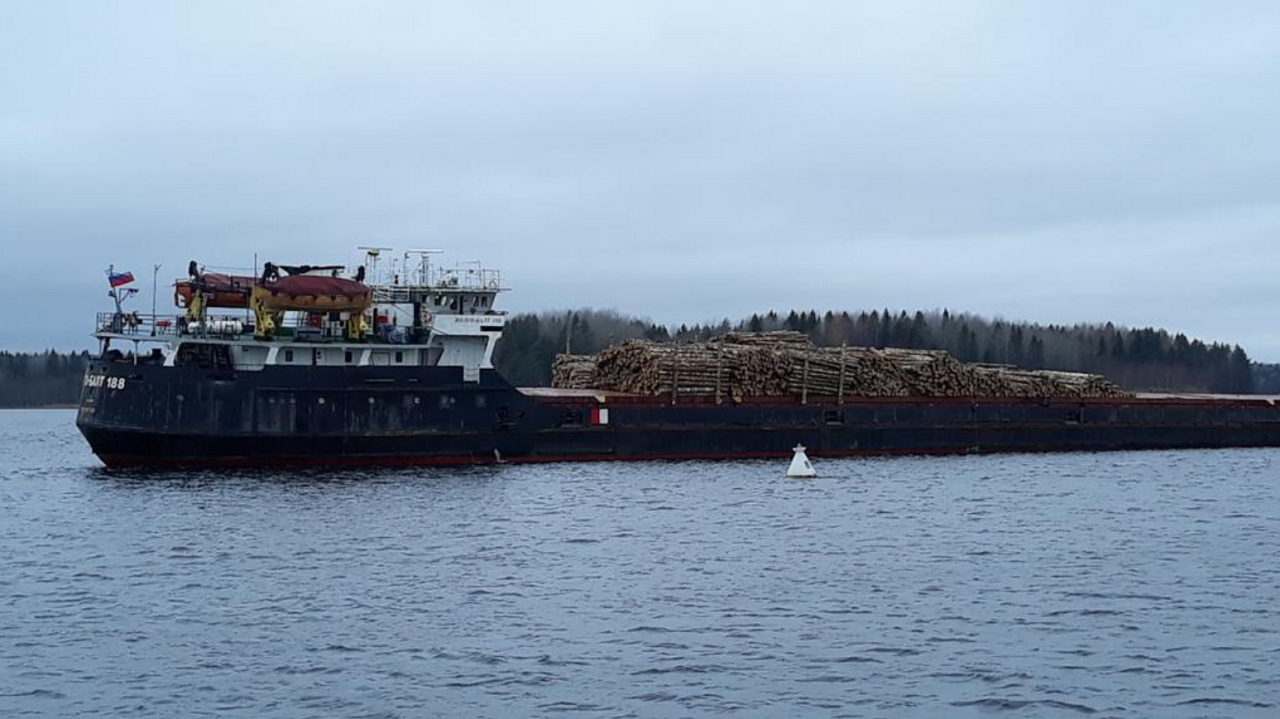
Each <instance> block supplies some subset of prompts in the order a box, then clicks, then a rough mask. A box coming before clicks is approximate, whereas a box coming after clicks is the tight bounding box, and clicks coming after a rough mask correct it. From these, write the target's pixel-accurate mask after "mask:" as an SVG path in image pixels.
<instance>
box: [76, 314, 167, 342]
mask: <svg viewBox="0 0 1280 719" xmlns="http://www.w3.org/2000/svg"><path fill="white" fill-rule="evenodd" d="M179 324H180V323H179V322H178V319H177V318H176V317H173V316H172V315H153V314H143V313H141V312H99V313H98V319H97V333H98V334H109V335H121V336H124V337H132V338H136V339H148V338H152V337H157V338H165V337H176V336H178V335H179V334H181V328H180V326H179Z"/></svg>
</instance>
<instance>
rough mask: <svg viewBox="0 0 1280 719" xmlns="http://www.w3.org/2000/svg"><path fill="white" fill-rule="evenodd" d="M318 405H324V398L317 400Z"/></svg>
mask: <svg viewBox="0 0 1280 719" xmlns="http://www.w3.org/2000/svg"><path fill="white" fill-rule="evenodd" d="M316 404H324V397H321V398H320V399H317V400H316Z"/></svg>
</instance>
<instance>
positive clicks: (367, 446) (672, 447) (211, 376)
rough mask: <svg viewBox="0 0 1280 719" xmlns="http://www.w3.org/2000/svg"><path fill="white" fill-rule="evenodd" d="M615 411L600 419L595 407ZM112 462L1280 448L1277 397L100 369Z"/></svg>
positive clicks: (88, 395) (97, 382)
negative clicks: (846, 390)
mask: <svg viewBox="0 0 1280 719" xmlns="http://www.w3.org/2000/svg"><path fill="white" fill-rule="evenodd" d="M601 409H605V410H607V412H605V413H602V412H601V411H600V410H601ZM77 424H78V426H79V428H80V430H81V431H82V432H83V433H84V436H85V438H86V439H87V440H88V441H89V444H90V446H91V447H92V448H93V451H94V453H95V454H97V455H98V457H99V458H100V459H101V460H102V461H103V462H104V463H105V464H107V465H108V466H250V465H299V466H304V465H313V466H352V465H419V464H421V465H431V464H435V465H451V464H478V463H492V462H497V461H507V462H548V461H593V460H643V459H692V458H705V459H726V458H743V457H786V456H789V455H790V451H791V449H790V448H791V447H792V446H794V445H795V444H797V443H799V444H804V445H806V446H807V447H809V450H810V453H811V454H813V455H816V456H838V455H861V454H926V453H927V454H947V453H949V454H961V453H979V452H1014V451H1017V452H1022V451H1099V450H1117V449H1147V448H1152V449H1154V448H1193V447H1248V446H1280V408H1277V407H1276V406H1274V405H1273V404H1272V403H1270V402H1268V401H1266V400H1239V399H1235V400H1227V399H1173V398H1169V399H1145V398H1144V399H1124V400H1072V399H1061V400H1059V399H1052V398H1046V399H1041V400H1023V399H1009V400H991V399H984V400H968V399H957V398H901V399H899V398H894V399H849V400H848V401H846V402H845V403H844V404H842V405H837V404H836V403H835V402H834V401H833V400H830V399H827V400H823V401H811V402H809V403H808V404H801V403H799V402H798V401H795V400H791V399H777V400H770V401H752V402H747V403H743V404H732V403H727V402H726V403H723V404H718V403H715V402H713V401H710V400H707V399H698V400H693V399H686V398H681V399H680V400H678V401H677V402H676V403H675V404H674V405H673V404H672V403H671V402H670V399H669V398H650V397H645V398H639V397H627V396H606V397H591V396H585V395H569V396H531V395H527V394H525V393H522V392H520V391H519V390H517V389H516V388H514V387H512V386H511V385H510V384H508V383H507V382H506V381H505V380H503V379H502V378H501V377H500V376H499V375H498V374H497V373H496V372H494V371H491V370H487V371H484V372H482V373H481V376H480V381H479V382H478V383H465V382H463V377H462V372H461V370H460V369H458V368H438V367H394V368H393V367H266V368H264V369H262V370H259V371H254V372H247V371H239V372H237V371H232V370H209V369H200V368H194V367H163V366H159V365H145V364H144V365H132V364H125V363H105V362H95V363H94V364H93V365H92V366H91V367H90V369H89V370H88V373H87V374H86V381H85V387H84V391H83V393H82V397H81V404H80V412H79V416H78V419H77Z"/></svg>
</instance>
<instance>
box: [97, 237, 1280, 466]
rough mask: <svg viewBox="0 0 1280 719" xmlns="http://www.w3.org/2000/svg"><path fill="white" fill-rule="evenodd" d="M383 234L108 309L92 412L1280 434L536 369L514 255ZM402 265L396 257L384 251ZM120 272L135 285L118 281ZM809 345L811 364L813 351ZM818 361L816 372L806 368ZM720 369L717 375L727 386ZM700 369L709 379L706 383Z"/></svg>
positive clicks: (635, 438)
mask: <svg viewBox="0 0 1280 719" xmlns="http://www.w3.org/2000/svg"><path fill="white" fill-rule="evenodd" d="M431 258H432V253H431V252H430V251H413V252H409V253H404V254H403V255H397V256H390V255H389V254H388V251H387V250H385V249H379V248H374V249H368V250H367V255H366V258H365V260H364V264H363V265H361V266H360V267H359V268H358V269H357V270H356V272H355V273H354V274H353V275H352V276H350V277H348V276H345V275H346V274H347V273H346V272H345V269H344V268H343V267H338V266H332V265H330V266H306V265H298V266H289V265H275V264H272V263H267V264H266V265H264V266H263V267H262V268H261V271H259V268H256V267H255V268H254V270H253V271H252V272H253V273H252V274H251V275H241V276H237V275H234V274H219V273H213V272H207V271H205V270H204V269H203V268H201V267H199V266H198V265H197V264H196V263H195V262H193V263H191V267H190V268H189V272H188V277H186V278H185V279H182V280H179V281H176V282H175V284H174V291H175V304H176V305H177V307H178V308H179V309H180V310H181V312H179V313H176V314H173V315H161V314H157V313H154V312H153V313H150V314H140V313H138V312H128V311H126V310H125V307H124V305H123V301H124V300H125V299H126V298H127V292H128V290H127V288H125V287H123V285H124V284H127V283H128V282H131V281H132V279H133V278H132V276H131V275H129V276H128V277H127V279H125V278H124V276H123V275H117V274H116V273H114V272H113V271H109V273H108V274H109V276H110V278H111V285H112V288H113V289H112V292H111V296H112V297H113V298H114V299H115V308H114V310H113V311H110V312H103V313H100V314H99V315H98V317H97V325H96V329H95V332H94V336H95V337H96V338H97V340H98V343H99V350H98V352H97V353H96V355H95V357H94V359H93V360H92V361H91V362H90V365H89V367H88V369H87V370H86V373H85V375H84V382H83V389H82V393H81V398H80V404H79V410H78V415H77V420H76V423H77V426H78V427H79V429H80V431H81V432H82V433H83V435H84V437H85V439H86V440H87V441H88V443H89V445H90V447H91V448H92V450H93V452H94V453H95V454H96V455H97V457H98V458H99V459H100V460H101V461H102V462H103V464H105V465H107V466H108V467H224V466H227V467H247V466H318V467H340V466H380V465H382V466H386V465H471V464H490V463H502V462H511V463H521V462H569V461H603V460H660V459H666V460H683V459H733V458H770V457H777V458H783V457H790V456H791V455H792V448H793V447H794V446H795V445H805V446H807V447H808V451H809V454H810V455H813V456H819V457H822V456H853V455H878V454H973V453H991V452H1051V451H1054V452H1056V451H1101V450H1121V449H1156V448H1161V449H1166V448H1207V447H1257V446H1280V408H1278V407H1277V406H1276V401H1275V398H1271V397H1253V396H1210V395H1133V394H1129V393H1116V395H1115V396H1088V397H1086V396H1055V394H1054V392H1052V391H1046V392H1045V393H1044V394H1043V396H1035V395H1031V396H1028V395H1026V394H1025V393H1024V394H1023V395H1022V396H977V395H975V396H959V395H957V396H930V395H926V394H915V395H907V396H891V397H888V396H876V397H872V396H859V395H858V394H856V393H855V392H845V391H844V386H845V385H844V383H843V380H844V377H843V374H844V373H843V369H844V365H843V354H842V355H841V357H842V359H841V362H842V364H841V370H842V371H841V375H842V376H841V378H840V380H841V383H840V385H839V387H840V389H839V390H838V391H836V392H834V393H832V392H819V391H808V387H807V385H803V381H802V385H803V386H802V388H801V390H800V391H799V392H789V393H786V394H777V395H772V396H752V395H750V394H747V395H742V394H734V393H732V392H729V391H727V390H724V389H722V388H721V387H720V386H719V378H718V373H717V376H716V378H715V380H714V381H708V382H704V383H703V385H704V386H700V387H696V388H681V387H680V386H679V380H678V368H676V373H677V379H676V381H675V383H674V385H673V386H672V387H671V388H670V389H671V391H661V392H636V391H617V390H616V389H602V388H599V387H591V386H587V387H572V388H563V387H561V388H519V387H515V386H513V385H512V384H511V383H509V382H508V381H507V380H505V379H504V378H503V377H502V376H501V375H500V373H499V372H498V371H497V370H496V369H495V368H494V366H493V354H494V348H495V346H496V344H497V343H498V342H499V341H500V338H501V336H502V333H503V330H504V327H505V323H506V314H505V313H504V312H502V311H501V310H499V309H497V307H496V303H497V300H498V297H499V295H500V294H501V293H502V292H504V291H505V289H506V288H505V287H504V286H503V284H502V280H501V276H500V273H498V272H497V271H494V270H489V269H485V268H484V267H482V266H480V265H478V264H476V265H469V266H461V267H457V268H453V269H444V268H440V267H436V266H435V263H434V262H433V261H432V259H431ZM380 264H381V265H382V266H381V267H380V266H379V265H380ZM118 283H119V284H118ZM807 367H808V364H807V363H806V364H805V368H806V369H807ZM804 380H806V381H807V377H805V378H804ZM707 385H713V386H707ZM686 389H688V390H689V391H686Z"/></svg>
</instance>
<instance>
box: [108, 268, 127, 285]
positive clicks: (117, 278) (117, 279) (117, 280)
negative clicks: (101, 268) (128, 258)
mask: <svg viewBox="0 0 1280 719" xmlns="http://www.w3.org/2000/svg"><path fill="white" fill-rule="evenodd" d="M107 281H108V282H110V283H111V286H112V287H113V288H115V287H122V286H124V285H127V284H129V283H130V282H133V273H132V272H121V273H119V274H117V273H115V272H112V273H111V274H110V275H107Z"/></svg>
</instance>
